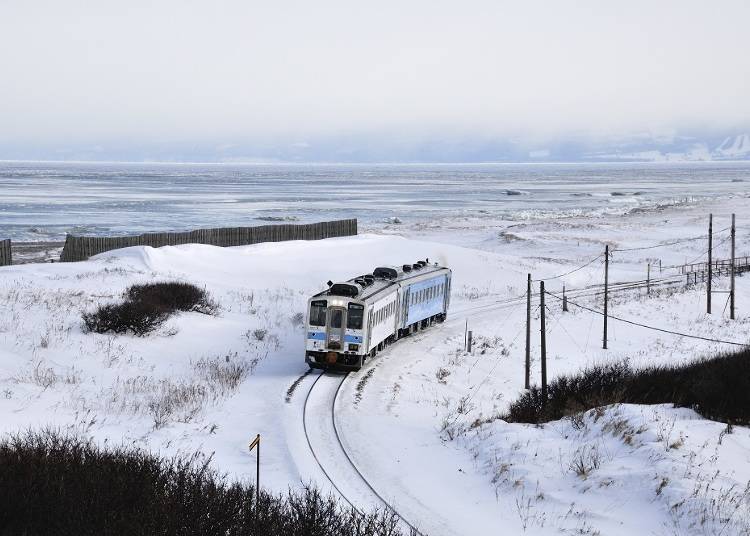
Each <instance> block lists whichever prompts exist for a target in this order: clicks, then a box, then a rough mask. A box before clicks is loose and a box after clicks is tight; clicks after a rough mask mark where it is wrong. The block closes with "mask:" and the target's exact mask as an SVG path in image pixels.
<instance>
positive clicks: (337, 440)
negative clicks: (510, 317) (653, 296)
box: [302, 276, 682, 536]
mask: <svg viewBox="0 0 750 536" xmlns="http://www.w3.org/2000/svg"><path fill="white" fill-rule="evenodd" d="M681 280H682V278H681V276H676V277H675V276H671V277H664V278H655V279H652V280H651V281H650V282H649V283H648V285H650V286H651V287H652V288H658V287H660V286H670V285H673V284H678V283H680V282H681ZM646 286H647V283H646V281H645V280H644V281H624V282H619V283H617V282H615V283H612V284H610V289H609V291H610V292H611V293H617V292H622V291H628V290H635V289H643V288H646ZM602 287H603V285H590V286H587V287H582V288H577V289H569V290H568V291H567V295H568V296H570V297H571V298H582V297H591V296H596V295H599V294H601V293H602V292H603V288H602ZM525 302H526V296H525V295H522V296H517V297H513V298H505V299H500V300H491V301H489V302H488V303H481V304H476V305H471V306H469V307H465V308H463V309H459V310H455V311H450V312H451V316H452V317H453V318H452V319H449V323H453V322H456V321H458V320H461V321H463V319H464V318H466V317H469V316H475V315H479V314H483V313H486V312H489V311H492V310H498V309H507V308H512V307H515V306H518V305H521V304H525ZM459 315H460V317H459ZM348 376H349V373H346V374H339V375H332V374H328V373H325V372H321V373H319V374H318V375H317V377H316V378H315V380H314V381H313V383H312V385H311V386H310V389H308V391H307V393H306V395H305V400H304V403H303V410H302V421H303V428H304V434H305V439H306V441H307V446H308V448H309V450H310V452H311V454H312V456H313V458H314V459H315V462H316V463H317V465H318V467H319V468H320V470H321V472H322V473H323V475H325V477H326V479H327V480H328V481H329V482H330V484H331V486H332V487H333V489H334V490H335V491H336V493H338V494H339V495H340V496H341V498H342V499H343V500H344V501H345V502H346V503H347V504H348V505H349V506H350V507H351V508H352V509H354V510H355V511H356V512H358V513H359V514H360V515H362V516H364V515H365V513H364V512H363V511H362V510H361V509H360V507H359V506H358V504H367V503H376V504H381V505H382V506H383V507H384V508H385V509H387V510H388V511H390V512H392V513H393V514H395V515H396V516H397V517H398V518H399V520H400V521H401V522H402V523H403V524H404V525H406V527H408V529H409V530H410V531H411V534H412V535H413V536H424V534H423V533H422V532H420V531H419V529H417V527H416V526H415V525H413V524H412V523H410V522H409V521H408V520H407V519H406V518H405V517H404V516H403V515H402V514H401V513H400V512H399V511H398V510H397V509H396V508H395V506H394V505H393V504H392V503H391V502H389V501H388V500H386V499H385V498H384V497H383V496H382V495H381V494H380V493H378V491H377V490H376V489H375V488H374V487H373V485H372V484H371V483H370V481H369V480H368V479H367V478H366V477H365V476H364V474H362V472H361V471H360V469H359V467H357V465H356V463H355V462H354V460H353V459H352V457H351V455H350V453H349V452H348V451H347V449H346V447H345V446H344V443H343V441H342V439H341V434H340V431H339V427H338V425H337V422H336V402H337V400H338V397H339V393H340V392H341V388H342V386H343V385H344V382H345V381H346V379H347V378H348ZM323 383H327V384H328V385H327V386H328V390H327V392H324V393H323V398H324V400H322V401H316V402H315V403H314V404H313V403H311V400H313V399H314V398H315V397H316V396H318V391H319V390H320V389H321V387H322V386H323V385H322V384H323ZM316 387H317V390H316ZM326 397H327V398H326ZM313 406H318V407H317V408H316V411H321V410H323V409H324V408H323V407H325V411H321V414H320V415H318V418H317V419H315V420H313V417H312V416H311V414H312V413H313V411H311V410H312V408H313ZM313 426H314V427H315V430H316V431H317V433H318V434H320V435H322V436H324V437H323V440H322V441H321V438H320V437H317V438H315V437H313V436H312V435H311V430H312V429H313ZM326 427H328V430H327V431H326V430H325V428H326ZM326 436H327V437H326ZM321 442H325V443H326V444H324V445H320V444H319V443H321ZM316 443H318V444H316ZM331 447H333V448H334V450H335V451H336V452H331ZM326 457H327V458H328V459H327V460H326V459H325V458H326ZM344 466H346V467H347V469H345V470H344V469H343V467H344ZM345 473H347V474H345ZM352 480H357V481H359V482H360V483H361V484H363V485H364V489H366V490H367V491H366V492H365V493H364V494H363V493H362V489H363V488H362V486H359V488H360V489H359V490H357V489H353V486H352ZM354 487H356V486H354Z"/></svg>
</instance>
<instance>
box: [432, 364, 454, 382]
mask: <svg viewBox="0 0 750 536" xmlns="http://www.w3.org/2000/svg"><path fill="white" fill-rule="evenodd" d="M450 374H451V371H450V370H448V369H447V368H443V367H440V368H439V369H437V372H436V373H435V377H436V378H437V381H438V382H440V383H447V381H446V378H447V377H448V376H450Z"/></svg>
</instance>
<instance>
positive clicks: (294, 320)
mask: <svg viewBox="0 0 750 536" xmlns="http://www.w3.org/2000/svg"><path fill="white" fill-rule="evenodd" d="M289 322H291V324H292V326H294V327H295V328H298V327H300V326H301V325H302V324H304V323H305V314H304V313H294V314H293V315H292V316H290V317H289Z"/></svg>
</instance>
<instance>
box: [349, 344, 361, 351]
mask: <svg viewBox="0 0 750 536" xmlns="http://www.w3.org/2000/svg"><path fill="white" fill-rule="evenodd" d="M357 350H359V344H350V345H349V351H350V352H356V351H357Z"/></svg>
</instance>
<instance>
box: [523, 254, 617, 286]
mask: <svg viewBox="0 0 750 536" xmlns="http://www.w3.org/2000/svg"><path fill="white" fill-rule="evenodd" d="M603 256H604V254H600V255H597V256H596V257H594V258H593V259H591V260H590V261H588V262H587V263H586V264H584V265H582V266H579V267H578V268H574V269H573V270H570V271H569V272H565V273H564V274H560V275H555V276H552V277H543V278H541V279H532V281H534V282H535V283H538V282H539V281H551V280H552V279H560V278H561V277H565V276H566V275H570V274H572V273H575V272H577V271H578V270H583V269H584V268H586V267H587V266H591V265H592V264H593V263H594V262H595V261H596V260H598V259H601V258H602V257H603Z"/></svg>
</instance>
